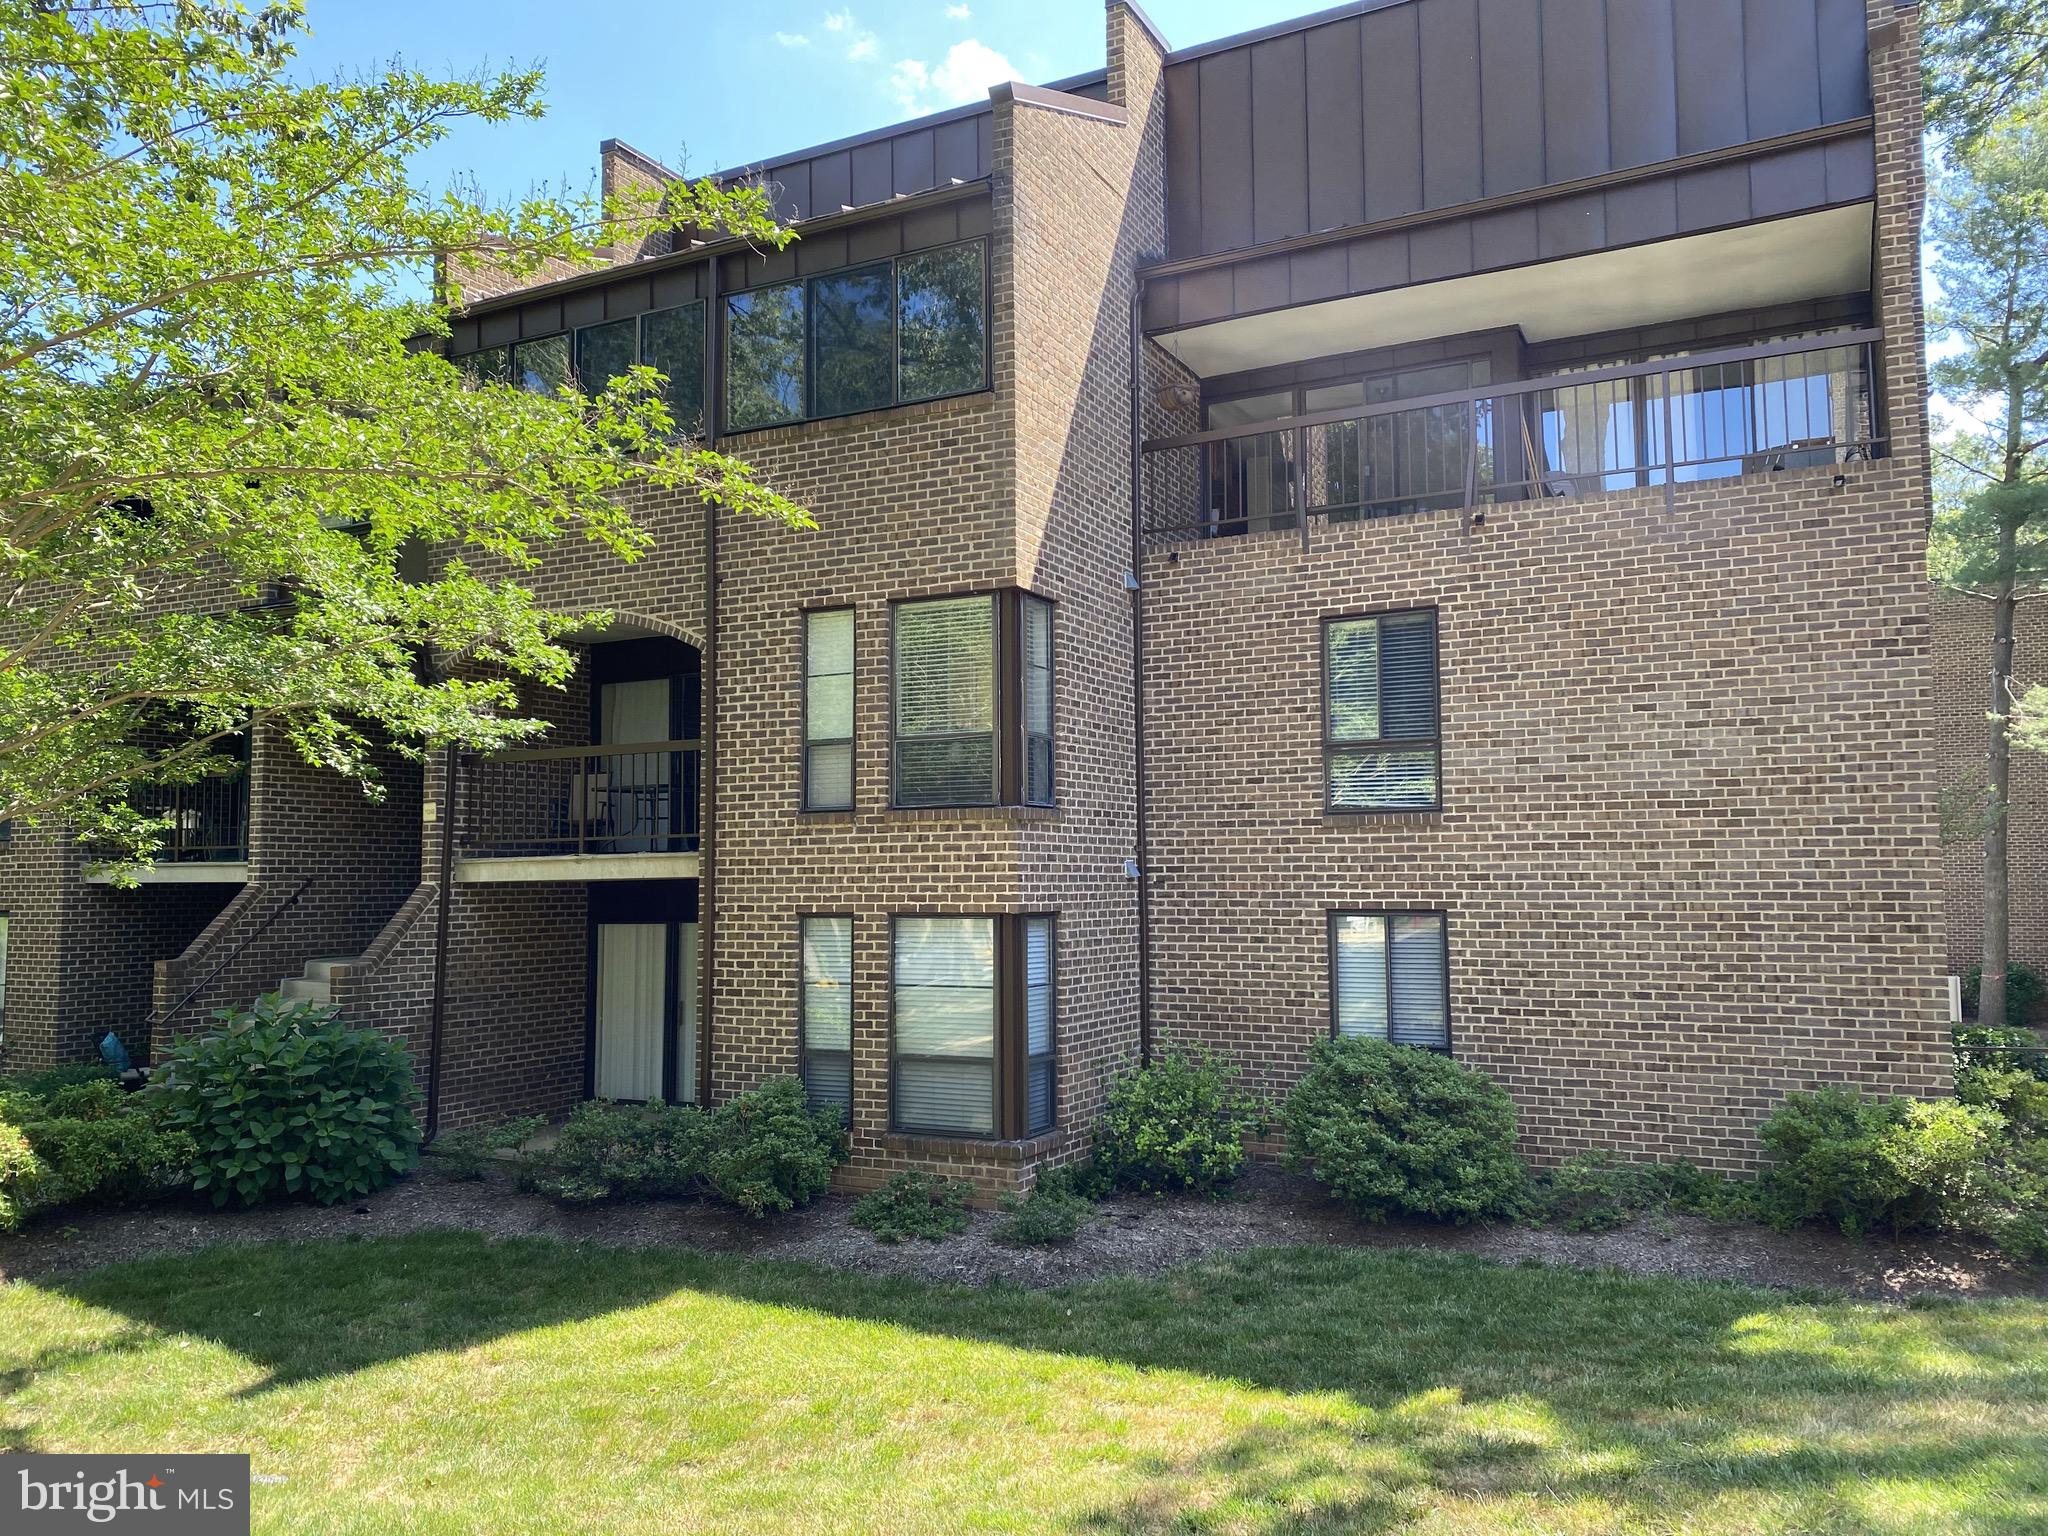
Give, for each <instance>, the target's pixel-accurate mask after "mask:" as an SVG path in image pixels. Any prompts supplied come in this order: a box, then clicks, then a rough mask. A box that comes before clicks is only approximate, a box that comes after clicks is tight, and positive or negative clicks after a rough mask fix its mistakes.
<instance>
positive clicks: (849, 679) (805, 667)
mask: <svg viewBox="0 0 2048 1536" xmlns="http://www.w3.org/2000/svg"><path fill="white" fill-rule="evenodd" d="M831 613H843V614H845V615H847V618H848V621H849V622H850V623H851V624H852V625H853V658H852V660H853V665H852V668H851V669H850V670H849V671H848V672H847V674H846V687H847V692H848V694H849V698H848V700H847V703H848V706H849V707H848V710H847V727H846V728H847V734H846V735H845V736H843V737H840V736H833V737H827V738H823V739H821V740H818V741H813V740H812V739H811V621H812V620H813V619H814V618H816V617H818V616H819V615H820V614H831ZM892 640H893V637H892ZM796 643H797V682H798V686H797V704H796V707H797V805H798V808H799V809H801V810H803V811H805V812H810V813H815V814H820V815H823V814H830V813H843V812H846V811H851V810H852V809H853V808H854V807H855V805H856V804H858V802H859V799H860V710H859V707H858V706H859V702H860V615H859V613H858V611H857V610H856V609H855V607H854V605H853V604H852V603H825V604H821V605H820V606H818V607H816V608H800V609H798V610H797V642H796ZM891 707H892V709H893V704H892V706H891ZM840 745H844V746H845V748H846V755H847V760H848V761H847V775H846V804H844V805H818V804H816V803H815V802H814V801H813V800H812V798H811V749H812V748H813V747H824V746H840Z"/></svg>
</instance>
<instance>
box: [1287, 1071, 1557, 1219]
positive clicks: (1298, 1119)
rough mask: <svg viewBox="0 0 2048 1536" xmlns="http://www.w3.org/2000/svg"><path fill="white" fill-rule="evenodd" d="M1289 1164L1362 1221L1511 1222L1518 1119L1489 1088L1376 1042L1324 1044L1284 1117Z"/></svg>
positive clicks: (1516, 1191)
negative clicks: (1400, 1217) (1506, 1218)
mask: <svg viewBox="0 0 2048 1536" xmlns="http://www.w3.org/2000/svg"><path fill="white" fill-rule="evenodd" d="M1281 1121H1282V1123H1283V1124H1284V1125H1285V1126H1286V1128H1287V1149H1288V1161H1289V1162H1290V1163H1291V1164H1292V1165H1293V1166H1295V1167H1297V1168H1306V1169H1307V1170H1308V1171H1309V1172H1310V1173H1311V1174H1313V1176H1314V1177H1315V1178H1316V1179H1317V1180H1318V1181H1319V1182H1320V1183H1322V1184H1325V1185H1327V1186H1328V1187H1329V1190H1330V1192H1331V1193H1332V1194H1334V1195H1336V1196H1337V1197H1338V1198H1339V1199H1340V1200H1342V1201H1344V1202H1345V1203H1346V1204H1347V1205H1349V1206H1350V1207H1351V1208H1352V1209H1353V1210H1355V1211H1357V1212H1358V1213H1359V1214H1360V1215H1361V1216H1363V1217H1365V1218H1366V1219H1367V1220H1369V1221H1384V1220H1385V1219H1386V1218H1387V1217H1389V1216H1392V1215H1396V1214H1406V1215H1413V1216H1428V1217H1433V1218H1436V1219H1439V1220H1449V1221H1454V1222H1465V1221H1471V1220H1474V1219H1476V1218H1479V1217H1485V1216H1494V1215H1501V1214H1504V1213H1507V1212H1509V1211H1512V1210H1513V1209H1514V1208H1515V1206H1516V1204H1517V1202H1518V1201H1519V1200H1520V1198H1521V1195H1522V1187H1523V1182H1524V1175H1523V1171H1522V1163H1521V1159H1520V1158H1519V1157H1517V1156H1516V1154H1515V1110H1514V1106H1513V1105H1512V1104H1511V1103H1510V1102H1509V1101H1508V1096H1507V1094H1506V1093H1505V1092H1504V1091H1503V1090H1502V1089H1501V1088H1500V1086H1499V1085H1498V1084H1497V1083H1495V1082H1494V1081H1493V1080H1492V1079H1491V1078H1489V1077H1487V1076H1486V1075H1485V1074H1483V1073H1480V1072H1475V1071H1473V1070H1472V1069H1470V1068H1469V1067H1465V1066H1461V1065H1459V1064H1458V1063H1457V1062H1455V1061H1453V1060H1451V1059H1450V1058H1449V1057H1448V1056H1440V1055H1437V1054H1436V1053H1434V1052H1432V1051H1424V1050H1418V1049H1415V1048H1414V1047H1411V1046H1400V1045H1388V1044H1387V1043H1385V1042H1384V1041H1380V1040H1361V1039H1345V1040H1324V1041H1320V1042H1319V1043H1318V1044H1317V1045H1316V1047H1315V1049H1314V1051H1313V1052H1312V1053H1311V1054H1310V1058H1309V1068H1308V1072H1307V1074H1306V1075H1304V1076H1303V1078H1302V1080H1301V1082H1300V1084H1299V1085H1298V1086H1297V1087H1296V1088H1295V1090H1294V1092H1293V1093H1291V1094H1290V1095H1288V1098H1287V1103H1286V1105H1285V1106H1284V1107H1283V1109H1282V1110H1281Z"/></svg>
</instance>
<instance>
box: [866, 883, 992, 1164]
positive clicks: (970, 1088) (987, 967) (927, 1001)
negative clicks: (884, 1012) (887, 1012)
mask: <svg viewBox="0 0 2048 1536" xmlns="http://www.w3.org/2000/svg"><path fill="white" fill-rule="evenodd" d="M995 930H996V920H995V919H994V918H992V917H899V918H897V919H896V920H895V949H896V956H895V967H896V972H895V974H896V996H895V1014H896V1019H895V1033H896V1069H895V1079H896V1081H895V1091H894V1094H893V1095H892V1111H891V1113H892V1117H893V1119H894V1122H895V1124H896V1127H897V1129H899V1130H906V1131H943V1132H952V1133H957V1134H960V1135H967V1136H988V1135H992V1134H994V1131H995V1051H996V936H995Z"/></svg>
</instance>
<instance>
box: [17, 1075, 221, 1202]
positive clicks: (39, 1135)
mask: <svg viewBox="0 0 2048 1536" xmlns="http://www.w3.org/2000/svg"><path fill="white" fill-rule="evenodd" d="M67 1091H68V1090H67ZM118 1091H119V1090H118V1089H117V1090H116V1092H118ZM21 1129H22V1134H23V1135H25V1136H26V1137H27V1138H28V1142H29V1145H30V1146H31V1147H33V1148H34V1149H35V1153H36V1156H37V1157H38V1158H40V1159H41V1160H42V1163H43V1166H44V1168H45V1169H47V1170H48V1177H47V1180H46V1182H45V1183H44V1185H43V1188H42V1190H41V1192H40V1194H39V1196H38V1198H37V1202H36V1203H37V1204H39V1205H68V1204H88V1203H90V1204H108V1205H111V1204H120V1203H122V1202H124V1201H130V1200H148V1199H151V1198H153V1197H155V1196H157V1195H161V1194H165V1193H168V1192H169V1191H171V1190H173V1189H177V1188H179V1187H180V1186H182V1185H183V1184H184V1183H185V1181H186V1179H187V1177H188V1176H189V1174H190V1172H191V1169H192V1151H193V1148H192V1138H191V1137H189V1136H187V1135H185V1134H184V1133H183V1132H182V1131H177V1130H171V1129H166V1128H164V1127H160V1126H158V1125H157V1123H156V1122H155V1120H154V1119H153V1118H152V1117H151V1116H149V1115H148V1114H145V1113H142V1112H139V1111H122V1112H120V1113H116V1114H110V1115H98V1116H79V1117H73V1116H55V1115H53V1116H50V1117H48V1118H46V1119H42V1120H31V1121H30V1122H29V1123H28V1124H27V1125H25V1126H23V1127H22V1128H21Z"/></svg>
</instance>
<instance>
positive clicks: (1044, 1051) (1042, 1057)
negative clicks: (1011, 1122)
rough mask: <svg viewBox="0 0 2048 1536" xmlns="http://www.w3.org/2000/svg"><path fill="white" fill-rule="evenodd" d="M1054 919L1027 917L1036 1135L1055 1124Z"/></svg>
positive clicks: (1027, 1056) (1029, 1074)
mask: <svg viewBox="0 0 2048 1536" xmlns="http://www.w3.org/2000/svg"><path fill="white" fill-rule="evenodd" d="M1054 997H1055V994H1054V985H1053V920H1052V919H1051V918H1049V917H1027V918H1025V919H1024V1130H1025V1133H1026V1134H1027V1135H1032V1136H1035V1135H1037V1134H1038V1133H1039V1132H1041V1131H1049V1130H1051V1129H1052V1125H1053V1079H1054V1076H1055V1070H1054V1069H1055V1065H1056V1063H1055V1060H1054V1055H1053V1051H1054V1046H1055V1043H1056V1042H1055V1026H1054V1020H1053V1008H1054Z"/></svg>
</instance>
